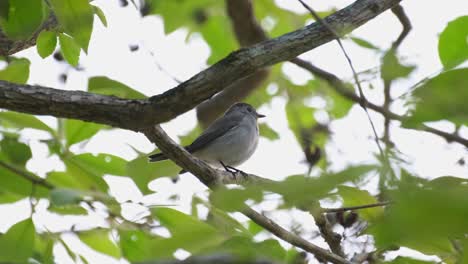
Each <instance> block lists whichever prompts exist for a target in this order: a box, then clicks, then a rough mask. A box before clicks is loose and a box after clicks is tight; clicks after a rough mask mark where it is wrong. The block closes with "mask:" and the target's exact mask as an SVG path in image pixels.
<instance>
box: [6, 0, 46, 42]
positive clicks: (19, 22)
mask: <svg viewBox="0 0 468 264" xmlns="http://www.w3.org/2000/svg"><path fill="white" fill-rule="evenodd" d="M2 2H5V1H2ZM6 2H8V3H9V6H8V5H7V6H8V9H7V10H8V11H7V12H8V14H7V16H6V17H5V16H2V17H1V18H3V19H0V22H1V27H2V29H3V31H4V32H5V33H6V35H8V36H9V37H10V38H11V39H27V38H29V37H31V36H32V35H33V33H34V32H35V31H36V30H37V29H38V28H39V26H40V25H41V24H42V21H43V19H44V17H45V13H44V10H43V1H42V0H9V1H6ZM5 13H6V12H5Z"/></svg>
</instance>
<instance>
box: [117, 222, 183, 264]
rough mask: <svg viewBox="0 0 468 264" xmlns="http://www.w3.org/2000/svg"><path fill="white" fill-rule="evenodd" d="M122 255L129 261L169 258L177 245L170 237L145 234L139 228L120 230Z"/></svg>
mask: <svg viewBox="0 0 468 264" xmlns="http://www.w3.org/2000/svg"><path fill="white" fill-rule="evenodd" d="M119 235H120V247H121V249H122V255H123V256H124V257H125V258H126V259H127V260H128V261H130V262H132V263H133V262H142V261H147V260H154V259H170V258H172V254H173V253H174V252H175V251H176V249H178V248H179V247H178V245H177V244H174V243H172V242H171V241H170V239H167V238H162V237H159V236H156V235H151V234H147V233H145V232H143V231H141V230H120V231H119Z"/></svg>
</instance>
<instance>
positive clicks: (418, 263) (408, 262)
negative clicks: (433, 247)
mask: <svg viewBox="0 0 468 264" xmlns="http://www.w3.org/2000/svg"><path fill="white" fill-rule="evenodd" d="M383 263H387V264H430V263H433V264H435V263H438V262H434V261H424V260H419V259H414V258H410V257H401V256H400V257H396V258H395V259H394V260H392V261H386V262H383Z"/></svg>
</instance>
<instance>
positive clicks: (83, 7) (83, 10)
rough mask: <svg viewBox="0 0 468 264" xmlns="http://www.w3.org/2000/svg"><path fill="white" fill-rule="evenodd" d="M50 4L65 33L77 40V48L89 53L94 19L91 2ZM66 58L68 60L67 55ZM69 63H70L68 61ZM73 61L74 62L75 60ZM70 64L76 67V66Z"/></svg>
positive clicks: (54, 1) (73, 0) (57, 1)
mask: <svg viewBox="0 0 468 264" xmlns="http://www.w3.org/2000/svg"><path fill="white" fill-rule="evenodd" d="M50 3H51V5H52V8H53V10H54V13H55V15H56V16H57V19H58V21H59V23H60V25H61V26H62V27H63V28H64V29H65V33H67V34H68V35H70V36H72V37H73V39H74V40H75V41H74V43H75V42H76V43H77V45H76V47H77V48H78V46H81V48H83V50H84V51H85V52H87V51H88V44H89V39H90V37H91V32H92V30H93V19H94V14H93V8H92V6H91V5H90V3H89V1H88V0H50ZM61 35H62V34H61ZM70 39H71V38H70ZM60 45H62V44H60ZM78 50H79V48H78ZM64 53H65V51H64ZM78 53H79V51H78ZM74 54H75V53H74ZM64 57H65V58H66V56H65V54H64ZM73 57H75V56H73ZM76 57H78V55H76ZM67 61H68V62H69V63H70V61H69V60H68V59H67ZM72 61H73V62H74V60H72ZM76 62H78V60H76ZM70 64H71V65H73V66H76V64H73V63H70Z"/></svg>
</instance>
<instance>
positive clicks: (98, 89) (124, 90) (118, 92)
mask: <svg viewBox="0 0 468 264" xmlns="http://www.w3.org/2000/svg"><path fill="white" fill-rule="evenodd" d="M88 92H92V93H97V94H104V95H115V96H117V97H120V98H127V99H144V98H146V96H145V95H144V94H142V93H140V92H138V91H136V90H134V89H132V88H130V87H128V86H127V85H125V84H123V83H121V82H118V81H114V80H112V79H109V78H107V77H105V76H96V77H92V78H89V81H88Z"/></svg>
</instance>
